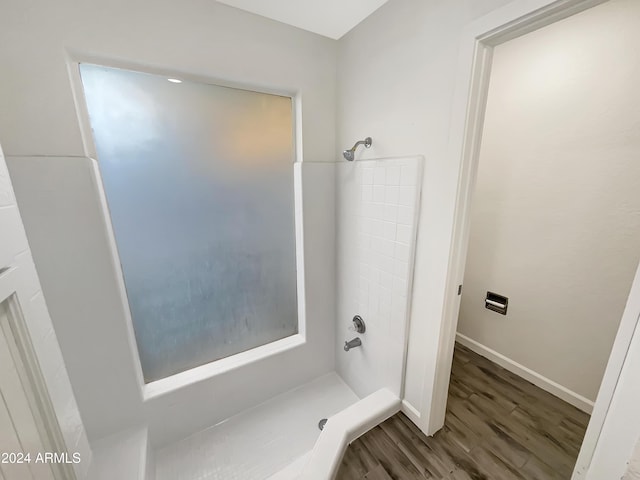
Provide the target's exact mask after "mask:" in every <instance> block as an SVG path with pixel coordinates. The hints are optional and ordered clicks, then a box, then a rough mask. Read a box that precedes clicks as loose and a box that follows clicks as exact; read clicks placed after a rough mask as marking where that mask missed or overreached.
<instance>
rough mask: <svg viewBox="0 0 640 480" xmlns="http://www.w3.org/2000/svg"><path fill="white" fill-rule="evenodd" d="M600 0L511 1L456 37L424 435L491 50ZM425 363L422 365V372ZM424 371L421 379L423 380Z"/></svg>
mask: <svg viewBox="0 0 640 480" xmlns="http://www.w3.org/2000/svg"><path fill="white" fill-rule="evenodd" d="M604 1H606V0H556V1H552V0H515V1H513V2H511V3H508V4H507V5H505V6H504V7H502V8H499V9H496V10H494V11H492V12H490V13H489V14H487V15H485V16H484V17H481V18H479V19H478V20H476V21H474V22H472V23H471V24H469V26H468V27H467V28H466V29H465V30H464V32H463V33H462V35H461V36H462V40H461V43H460V52H459V58H458V73H457V78H456V87H455V93H454V98H453V107H452V112H451V122H450V128H449V146H448V154H447V155H448V160H449V161H450V162H451V163H453V164H455V165H458V166H459V171H458V172H459V174H458V190H457V198H456V206H455V212H454V223H453V231H452V236H451V246H450V251H449V266H448V270H447V279H446V285H445V296H444V304H443V312H442V323H441V330H440V338H439V342H438V352H437V357H436V371H435V376H434V381H433V384H431V383H428V382H425V384H424V385H423V392H422V405H421V409H420V410H421V412H423V415H422V416H423V417H424V419H423V420H422V421H421V423H420V424H419V426H420V428H421V429H422V430H423V431H425V432H426V433H427V434H430V435H432V434H434V433H435V432H436V431H438V430H439V429H440V428H442V426H443V425H444V417H445V412H446V403H447V392H448V386H449V375H450V373H451V359H452V357H453V344H454V342H455V335H456V330H457V323H458V312H459V309H460V296H459V295H458V285H460V284H462V280H463V278H464V269H465V263H466V257H467V248H468V245H469V231H470V223H471V205H472V200H473V198H472V197H473V191H474V187H475V181H476V175H477V168H478V157H479V153H480V142H481V139H482V129H483V122H484V112H485V107H486V97H487V93H488V89H489V76H490V74H491V62H492V54H493V47H495V46H496V45H499V44H500V43H504V42H506V41H508V40H511V39H513V38H516V37H518V36H521V35H524V34H526V33H529V32H531V31H533V30H536V29H538V28H542V27H544V26H546V25H549V24H551V23H553V22H555V21H558V20H560V19H562V18H566V17H568V16H570V15H573V14H576V13H578V12H580V11H583V10H586V9H588V8H591V7H593V6H595V5H597V4H600V3H603V2H604ZM426 368H429V365H426V366H425V369H426ZM427 373H428V371H427V370H425V377H428V376H427V375H426V374H427Z"/></svg>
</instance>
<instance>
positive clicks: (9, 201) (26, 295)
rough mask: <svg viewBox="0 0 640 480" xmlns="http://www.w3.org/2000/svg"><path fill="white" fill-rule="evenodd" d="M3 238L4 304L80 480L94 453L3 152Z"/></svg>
mask: <svg viewBox="0 0 640 480" xmlns="http://www.w3.org/2000/svg"><path fill="white" fill-rule="evenodd" d="M0 232H2V235H1V236H0V271H1V272H2V273H0V303H2V302H4V300H5V299H6V298H8V297H10V296H12V295H14V294H15V295H16V297H15V298H16V299H17V302H18V306H19V308H20V310H21V313H22V316H23V318H24V322H25V324H26V327H27V330H28V333H29V336H30V338H29V340H30V341H31V343H32V345H33V349H34V350H35V353H36V356H37V361H38V363H39V365H40V369H41V373H42V376H43V377H44V381H45V383H46V387H47V390H48V393H49V397H50V400H51V404H52V406H53V409H54V411H55V414H56V417H57V419H58V424H59V425H60V429H61V432H62V435H63V438H64V442H65V444H66V446H67V450H68V452H69V453H70V454H73V453H74V452H78V453H79V454H80V458H81V460H82V461H81V463H79V464H76V465H75V466H74V469H75V471H76V475H77V476H78V479H79V480H82V479H84V478H86V475H87V471H88V468H89V465H90V464H91V449H90V447H89V442H88V439H87V434H86V431H85V427H84V425H83V423H82V418H81V416H80V412H79V410H78V406H77V404H76V399H75V397H74V393H73V391H72V389H71V382H70V381H69V376H68V374H67V368H66V367H65V361H64V359H63V357H62V353H61V351H60V346H59V344H58V341H57V338H56V332H55V331H54V327H53V324H52V321H51V318H50V317H49V312H48V309H47V304H46V302H45V298H44V296H43V294H42V289H41V287H40V282H39V280H38V274H37V273H36V270H35V266H34V264H33V259H32V257H31V251H30V249H29V244H28V242H27V237H26V235H25V231H24V227H23V225H22V221H21V218H20V212H19V211H18V207H17V205H16V199H15V195H14V192H13V188H12V185H11V181H10V178H9V172H8V170H7V166H6V163H5V159H4V155H3V153H2V148H0ZM5 268H8V270H4V269H5ZM5 393H6V392H5ZM5 433H6V432H2V434H5ZM22 440H25V439H24V438H23V439H22ZM25 445H26V444H25Z"/></svg>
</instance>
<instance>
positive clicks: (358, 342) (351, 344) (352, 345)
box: [344, 337, 362, 352]
mask: <svg viewBox="0 0 640 480" xmlns="http://www.w3.org/2000/svg"><path fill="white" fill-rule="evenodd" d="M360 345H362V341H361V340H360V337H356V338H354V339H353V340H349V341H348V342H344V351H345V352H348V351H349V350H351V349H352V348H355V347H359V346H360Z"/></svg>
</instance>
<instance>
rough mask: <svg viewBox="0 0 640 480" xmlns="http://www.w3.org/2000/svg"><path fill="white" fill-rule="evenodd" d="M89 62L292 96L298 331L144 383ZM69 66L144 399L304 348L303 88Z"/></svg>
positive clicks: (71, 59)
mask: <svg viewBox="0 0 640 480" xmlns="http://www.w3.org/2000/svg"><path fill="white" fill-rule="evenodd" d="M81 63H88V64H94V65H99V66H104V67H109V68H119V69H124V70H131V71H135V72H140V73H147V74H152V75H158V76H163V77H167V78H179V79H182V80H186V81H191V82H197V83H203V84H206V85H215V86H221V87H229V88H235V89H240V90H248V91H251V92H257V93H265V94H270V95H278V96H282V97H287V98H290V99H291V108H292V112H291V118H292V124H293V125H292V128H293V152H294V158H293V162H292V168H293V182H294V185H293V188H294V241H295V250H296V251H295V263H296V294H297V298H298V301H297V310H298V333H295V334H293V335H289V336H287V337H284V338H281V339H279V340H275V341H273V342H269V343H266V344H264V345H260V346H258V347H254V348H252V349H249V350H245V351H243V352H239V353H236V354H234V355H230V356H227V357H224V358H221V359H218V360H213V361H211V362H209V363H205V364H203V365H200V366H198V367H194V368H191V369H189V370H185V371H183V372H179V373H176V374H174V375H171V376H168V377H165V378H162V379H160V380H155V381H153V382H150V383H145V381H144V375H143V372H142V365H141V362H140V354H139V352H138V345H137V342H136V337H135V331H134V328H133V320H132V317H131V309H130V304H129V299H128V296H127V291H126V288H125V283H124V275H123V271H122V267H121V263H120V255H119V253H118V247H117V244H116V240H115V235H114V231H113V225H112V222H111V215H110V213H109V208H108V203H107V198H106V194H105V190H104V186H103V183H102V177H101V174H100V161H99V159H98V156H97V150H96V146H95V141H94V138H93V133H92V129H91V123H90V119H89V111H88V108H87V102H86V98H85V95H84V86H83V84H82V79H81V76H80V64H81ZM67 71H68V73H69V78H70V83H71V88H72V93H73V97H74V103H75V107H76V115H77V118H78V124H79V128H80V134H81V138H82V144H83V145H82V147H83V151H84V155H85V156H86V157H87V158H90V159H92V160H93V162H92V165H93V171H92V172H91V175H92V180H93V182H94V184H95V186H96V190H97V192H98V196H99V202H100V206H101V210H102V213H103V218H104V225H105V234H106V236H107V242H108V245H109V254H110V257H111V258H110V260H111V264H112V268H113V274H114V279H115V281H116V283H117V288H118V292H119V297H120V302H121V306H122V309H123V311H124V312H125V318H124V320H125V324H126V327H125V328H126V334H127V340H128V344H129V348H130V350H131V354H132V358H133V363H134V365H133V368H134V370H135V372H136V377H137V380H138V382H137V383H138V387H139V390H140V395H141V397H142V400H143V402H147V401H149V400H152V399H154V398H157V397H159V396H162V395H165V394H167V393H170V392H173V391H175V390H179V389H181V388H183V387H186V386H188V385H192V384H194V383H198V382H201V381H203V380H206V379H209V378H212V377H215V376H218V375H222V374H224V373H227V372H229V371H231V370H234V369H237V368H241V367H243V366H245V365H249V364H252V363H254V362H257V361H260V360H262V359H265V358H268V357H271V356H274V355H278V354H281V353H284V352H287V351H289V350H291V349H294V348H298V347H301V346H302V345H304V344H305V343H306V325H307V319H306V307H305V305H306V301H305V299H306V295H305V291H306V290H305V268H304V234H303V220H304V219H303V208H302V205H303V202H302V171H301V163H302V125H301V121H300V119H301V118H302V117H301V112H302V98H301V94H300V92H299V91H297V90H294V89H287V88H274V87H273V86H265V85H260V84H254V83H247V82H244V81H239V80H234V79H224V78H221V77H208V76H202V75H197V74H192V73H186V72H182V71H178V70H172V69H169V68H164V67H156V66H150V65H145V64H140V63H131V62H126V61H120V60H115V59H111V58H104V57H98V56H94V55H87V54H82V53H78V52H67Z"/></svg>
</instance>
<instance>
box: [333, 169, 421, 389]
mask: <svg viewBox="0 0 640 480" xmlns="http://www.w3.org/2000/svg"><path fill="white" fill-rule="evenodd" d="M422 164H423V159H422V157H407V158H390V159H380V160H368V161H355V162H350V163H346V162H345V163H340V164H338V169H337V172H336V173H337V176H336V182H337V188H336V194H337V204H336V218H337V232H336V235H337V242H336V244H337V245H338V252H337V271H336V276H337V282H338V285H337V287H338V294H337V304H338V305H337V319H336V321H337V329H336V332H337V342H338V345H337V351H336V369H337V371H338V373H339V374H340V375H341V376H342V378H343V379H344V380H345V381H346V382H347V384H349V386H351V388H352V389H353V390H354V391H355V392H356V394H357V395H358V396H359V397H361V398H362V397H364V396H366V395H368V394H370V393H372V392H374V391H376V390H378V389H379V388H383V387H386V388H389V389H390V390H391V391H392V392H394V393H395V394H396V395H398V396H400V389H401V385H402V376H403V371H402V370H403V362H404V351H405V348H404V344H405V336H406V334H407V328H408V318H409V307H410V305H409V301H408V299H409V291H410V288H411V283H412V278H413V256H414V250H415V238H416V232H417V219H418V211H417V210H418V205H419V199H420V186H421V184H422ZM356 314H358V315H360V316H362V318H363V319H364V321H365V324H366V327H367V329H366V332H365V333H364V334H361V335H360V334H357V333H356V332H354V331H350V330H349V329H348V328H349V327H350V326H351V324H352V322H351V319H352V318H353V316H354V315H356ZM355 336H359V337H360V338H361V340H362V347H360V348H354V349H352V350H350V351H349V352H345V351H344V350H343V346H344V342H345V340H350V339H352V338H353V337H355Z"/></svg>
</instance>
